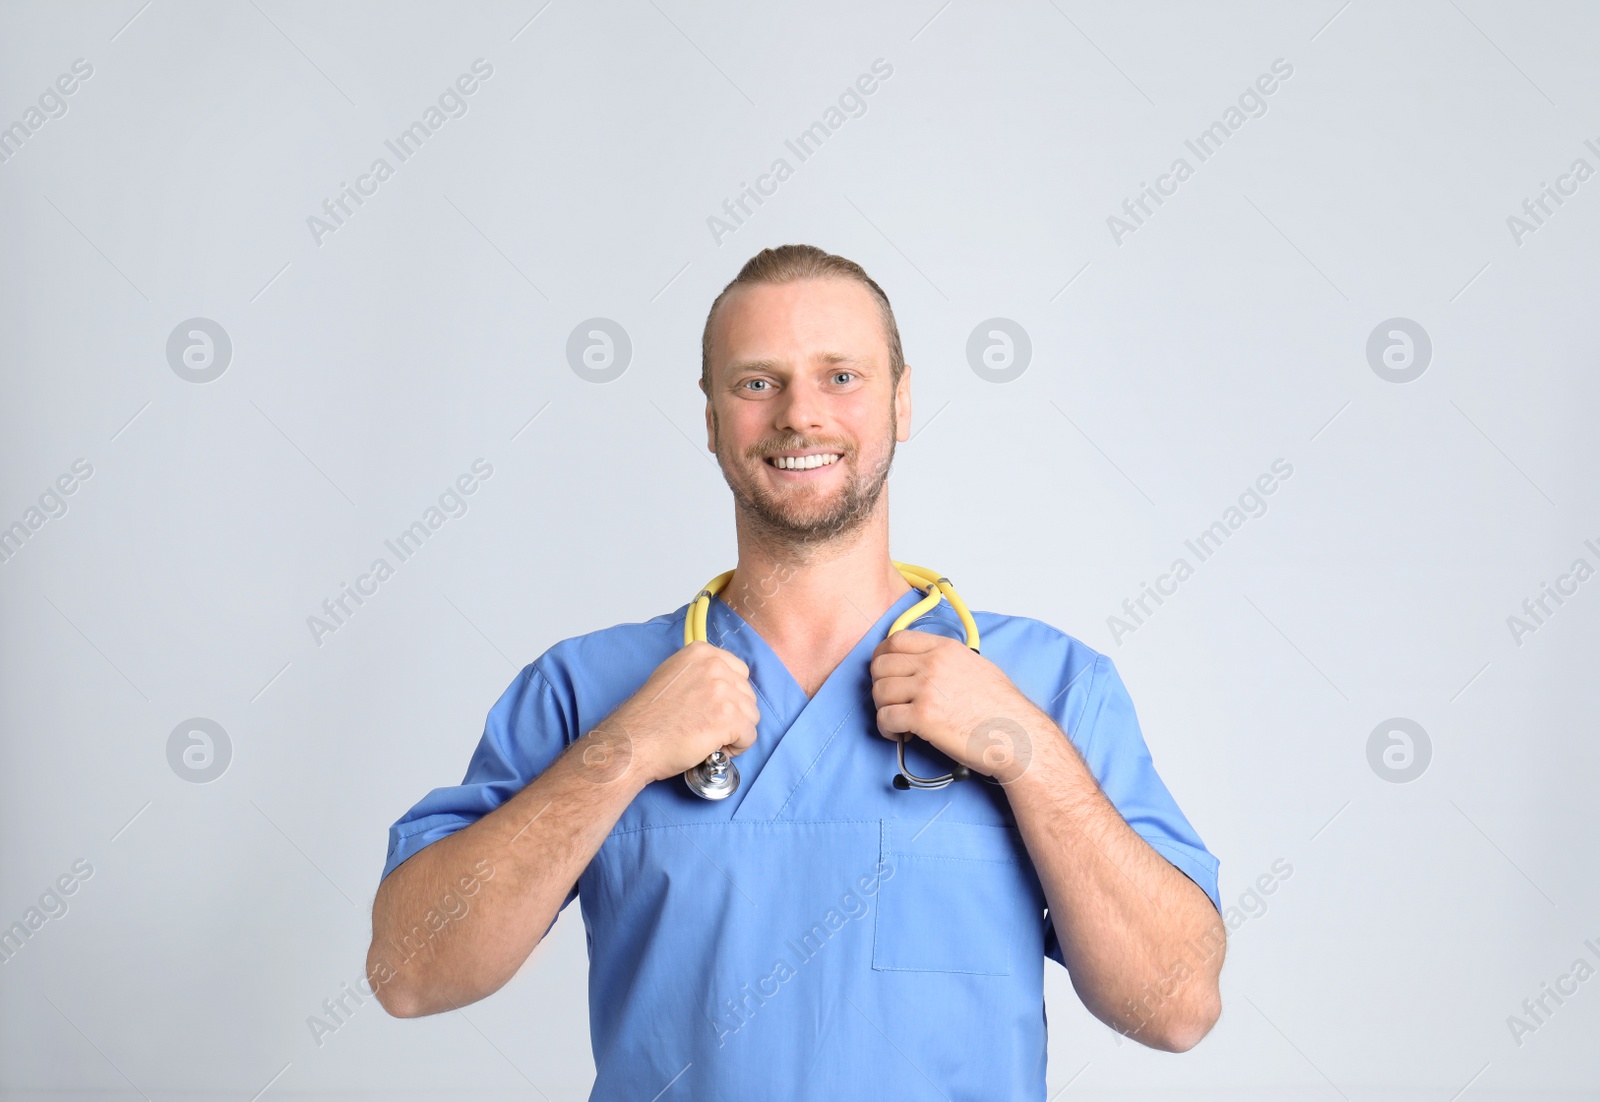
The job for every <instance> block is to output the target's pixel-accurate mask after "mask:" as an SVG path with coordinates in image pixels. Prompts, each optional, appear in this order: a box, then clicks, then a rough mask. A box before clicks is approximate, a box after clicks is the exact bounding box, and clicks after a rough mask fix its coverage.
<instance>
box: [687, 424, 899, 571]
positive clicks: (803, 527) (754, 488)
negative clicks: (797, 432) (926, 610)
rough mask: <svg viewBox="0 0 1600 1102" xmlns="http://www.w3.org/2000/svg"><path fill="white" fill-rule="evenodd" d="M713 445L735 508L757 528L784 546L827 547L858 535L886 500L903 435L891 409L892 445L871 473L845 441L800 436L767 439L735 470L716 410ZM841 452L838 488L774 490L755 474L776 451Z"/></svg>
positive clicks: (788, 488)
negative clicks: (841, 479) (897, 440)
mask: <svg viewBox="0 0 1600 1102" xmlns="http://www.w3.org/2000/svg"><path fill="white" fill-rule="evenodd" d="M711 427H712V434H713V441H714V442H715V443H716V444H717V445H718V446H717V465H718V466H719V467H721V468H722V477H723V478H724V479H725V480H727V483H728V489H730V490H731V491H733V500H734V505H735V507H736V508H737V509H738V510H739V512H740V513H741V514H743V515H744V516H746V517H748V518H750V520H751V521H753V522H754V524H755V526H756V527H757V528H758V529H759V530H761V531H762V532H763V534H765V535H768V536H770V537H772V538H774V539H776V540H778V541H779V542H781V543H784V544H789V545H799V546H802V547H811V546H818V545H825V544H828V543H831V542H832V541H834V540H837V539H839V538H840V537H842V536H847V535H849V534H850V533H852V532H855V531H856V530H857V529H859V528H860V527H861V526H862V525H863V524H865V523H866V521H867V519H868V518H869V517H870V516H871V515H872V513H873V510H874V509H875V508H876V507H877V504H878V499H879V498H880V497H882V496H883V488H884V485H885V484H886V483H887V482H888V480H889V470H890V468H891V467H892V466H893V465H894V449H895V437H896V436H897V435H898V434H899V427H898V425H897V424H896V418H895V414H894V408H893V406H892V405H891V407H890V410H889V433H888V440H887V444H888V447H887V448H886V449H885V451H884V452H883V457H882V459H881V460H880V461H879V462H877V463H876V464H874V465H873V466H872V468H871V469H869V470H865V471H863V470H861V469H860V467H859V463H860V453H859V452H858V450H857V449H855V448H853V447H851V446H850V445H848V444H847V443H845V442H844V441H838V440H805V439H803V438H801V437H798V436H790V437H784V438H781V439H778V440H774V441H767V442H765V443H761V444H758V445H755V446H754V447H751V448H750V449H748V450H747V451H746V453H745V455H744V456H743V457H742V459H741V460H739V461H737V462H738V463H739V464H742V465H740V466H736V467H734V468H733V469H730V463H729V461H728V460H727V459H726V458H725V452H724V450H723V448H722V447H721V439H720V435H721V434H720V428H719V426H718V423H717V415H716V411H715V410H713V411H712V413H711ZM813 447H820V448H836V449H837V450H839V451H840V452H842V453H843V455H842V456H841V457H840V458H839V459H838V460H836V462H837V463H839V464H842V465H844V467H845V479H844V485H843V486H842V487H840V488H837V489H831V490H821V489H818V488H816V487H812V486H804V485H796V486H789V487H778V488H777V489H776V491H774V489H773V487H772V486H771V485H770V484H768V483H767V482H766V481H765V480H764V479H763V478H762V477H761V476H760V474H759V472H757V471H755V470H754V467H755V465H757V464H761V465H765V464H766V459H765V458H764V457H765V456H768V455H771V454H773V453H774V452H782V451H800V450H803V449H806V448H813Z"/></svg>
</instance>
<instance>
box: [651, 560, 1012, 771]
mask: <svg viewBox="0 0 1600 1102" xmlns="http://www.w3.org/2000/svg"><path fill="white" fill-rule="evenodd" d="M894 566H895V569H897V570H899V571H900V576H901V577H902V578H904V579H905V580H906V581H908V582H910V583H911V585H912V587H913V588H916V589H920V590H925V591H926V593H927V596H926V597H924V598H923V599H922V600H920V601H918V602H917V603H916V604H914V605H912V606H911V607H910V608H908V609H906V611H905V612H903V613H901V614H900V616H899V618H898V619H896V620H895V622H894V623H893V624H891V625H890V626H889V635H893V634H894V633H895V632H897V631H899V630H900V629H901V628H903V627H905V626H906V625H907V624H909V623H911V621H913V620H915V619H916V618H917V617H919V616H921V615H922V614H923V613H925V612H927V611H928V610H929V609H931V608H933V607H934V606H935V605H937V604H938V603H939V597H940V595H941V594H943V595H944V596H945V597H948V598H949V599H950V607H951V608H953V609H955V610H956V615H957V616H959V617H961V626H962V627H963V628H965V629H966V633H967V646H969V647H971V648H972V650H973V652H974V653H977V652H978V625H977V623H976V622H975V621H974V620H973V619H972V613H970V612H968V611H967V606H966V603H965V602H964V601H962V599H961V596H960V594H958V593H957V592H956V590H955V586H953V585H951V584H950V579H949V578H946V577H944V576H943V575H941V574H938V573H936V572H935V571H932V570H929V569H927V568H926V567H922V566H912V565H911V564H910V563H904V562H897V563H895V564H894ZM732 577H733V571H732V570H728V571H725V572H724V573H721V574H718V575H717V576H716V577H715V578H712V579H711V580H710V581H709V582H707V583H706V587H705V588H704V589H702V590H701V591H700V592H699V593H697V594H695V598H694V600H693V601H691V602H690V603H689V613H688V615H687V616H685V617H684V620H683V643H684V646H688V645H689V644H690V643H692V642H694V641H695V640H697V639H698V640H700V641H701V642H707V641H708V640H707V639H706V612H707V611H708V610H709V609H710V608H711V599H712V598H713V597H715V596H716V595H717V594H718V593H720V592H721V591H722V587H723V586H725V585H727V584H728V579H730V578H732ZM912 737H913V736H911V735H910V734H908V735H906V736H905V738H903V739H897V740H895V757H896V759H897V762H898V765H899V771H898V772H897V773H896V774H895V776H894V786H895V787H896V788H898V789H900V790H901V791H902V792H904V791H907V790H908V789H912V788H943V787H944V786H945V785H947V784H949V783H950V782H951V781H964V780H967V779H968V778H970V777H971V776H972V770H970V769H968V768H967V767H966V766H964V765H959V764H958V765H957V766H956V767H955V768H954V769H952V770H951V771H950V772H948V773H945V774H942V775H941V776H937V777H919V776H917V774H915V773H913V772H911V770H910V769H909V768H908V767H907V766H906V743H907V742H908V741H909V740H910V739H911V738H912ZM980 776H981V774H980ZM984 780H986V781H989V782H990V783H991V784H998V783H999V782H998V781H995V780H994V779H993V778H991V777H984ZM683 782H684V783H685V784H687V785H688V786H689V791H691V792H693V793H694V794H695V795H696V796H702V797H704V798H705V799H708V800H720V799H723V798H724V797H726V796H730V795H732V794H733V792H734V791H735V790H737V789H738V787H739V767H738V766H737V765H735V764H734V762H733V757H732V755H730V754H727V753H724V752H723V751H722V750H720V749H717V750H713V751H711V754H710V756H709V757H707V758H706V760H705V761H703V762H701V763H700V764H699V765H695V766H691V767H690V768H688V769H686V770H684V773H683Z"/></svg>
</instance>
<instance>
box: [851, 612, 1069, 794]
mask: <svg viewBox="0 0 1600 1102" xmlns="http://www.w3.org/2000/svg"><path fill="white" fill-rule="evenodd" d="M869 668H870V671H871V674H872V701H873V703H874V704H875V705H876V706H877V709H878V733H879V734H881V735H883V737H884V738H887V739H894V740H899V739H902V738H904V737H906V736H907V734H913V735H916V736H917V737H918V738H920V739H923V740H924V741H926V742H927V743H928V744H929V745H931V746H933V747H935V748H936V749H938V750H940V751H942V752H943V753H944V754H945V755H947V756H948V757H950V758H952V759H954V760H955V761H957V762H960V763H961V764H962V765H965V766H966V767H967V768H968V769H971V770H972V771H973V772H975V773H983V774H986V775H988V776H991V777H993V778H995V779H996V780H997V781H1000V782H1001V783H1002V784H1005V783H1007V782H1009V781H1012V780H1015V779H1016V778H1017V777H1019V776H1021V775H1022V773H1023V772H1025V771H1026V770H1027V768H1028V763H1029V762H1030V761H1032V760H1033V745H1032V736H1031V735H1030V734H1029V728H1032V729H1033V730H1039V729H1040V727H1039V725H1038V723H1037V722H1036V719H1035V717H1037V716H1040V715H1041V714H1042V713H1041V712H1040V711H1039V709H1038V708H1037V707H1035V706H1034V704H1033V702H1032V701H1031V700H1029V699H1028V698H1027V697H1025V696H1023V695H1022V692H1021V690H1019V689H1018V688H1017V687H1016V686H1015V685H1013V684H1012V683H1011V679H1010V678H1008V677H1007V676H1006V675H1005V674H1004V673H1003V672H1002V671H1001V670H1000V667H998V666H996V665H995V664H994V663H993V662H991V661H989V660H988V659H987V658H985V657H983V656H982V655H981V654H978V653H977V652H976V651H974V650H972V648H970V647H968V646H967V645H966V644H964V643H961V642H959V641H957V640H955V639H951V638H949V637H947V636H943V635H934V634H932V633H930V632H925V631H911V630H902V631H897V632H895V633H894V634H893V635H891V636H889V637H888V638H887V639H885V640H884V641H883V642H881V643H879V644H878V646H877V648H876V649H874V650H873V652H872V664H871V666H870V667H869Z"/></svg>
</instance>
